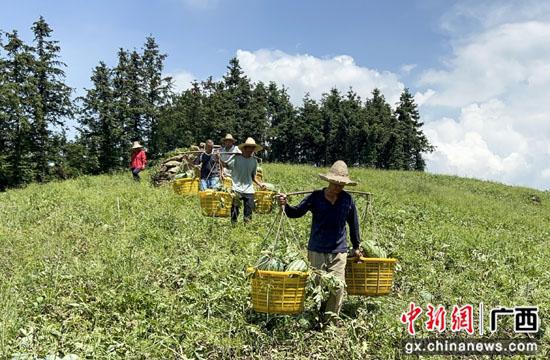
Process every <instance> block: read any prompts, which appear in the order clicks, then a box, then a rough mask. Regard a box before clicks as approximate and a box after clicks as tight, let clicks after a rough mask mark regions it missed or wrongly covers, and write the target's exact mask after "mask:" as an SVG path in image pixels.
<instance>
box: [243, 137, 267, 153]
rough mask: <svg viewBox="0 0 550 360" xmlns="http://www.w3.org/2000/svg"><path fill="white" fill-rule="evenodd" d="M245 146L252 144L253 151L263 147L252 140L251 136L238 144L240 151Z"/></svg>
mask: <svg viewBox="0 0 550 360" xmlns="http://www.w3.org/2000/svg"><path fill="white" fill-rule="evenodd" d="M245 146H254V151H260V150H262V149H263V147H261V146H260V145H258V144H256V141H254V139H252V138H251V137H249V138H248V139H246V141H245V142H244V143H242V144H240V145H239V150H241V151H242V150H243V148H244V147H245Z"/></svg>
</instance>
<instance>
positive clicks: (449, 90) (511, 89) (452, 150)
mask: <svg viewBox="0 0 550 360" xmlns="http://www.w3.org/2000/svg"><path fill="white" fill-rule="evenodd" d="M441 24H442V27H443V28H444V30H447V31H449V34H450V35H451V39H450V41H451V45H452V46H453V52H452V54H451V55H450V56H449V57H448V58H447V59H446V60H445V61H444V63H443V64H442V67H440V68H435V69H429V70H427V71H425V72H424V73H423V74H422V75H421V77H420V81H419V84H420V88H419V89H418V92H417V94H416V96H415V97H416V99H417V101H418V103H419V104H422V106H421V108H420V110H421V114H422V115H423V118H428V119H430V121H427V122H426V123H427V124H426V126H425V129H426V134H427V135H428V137H429V139H430V140H431V141H432V142H433V143H434V145H436V146H437V150H436V152H434V153H433V154H429V155H427V159H428V161H427V165H428V170H430V171H433V172H442V173H448V174H457V175H463V176H472V177H477V178H484V179H491V180H496V181H501V182H505V183H509V184H517V185H527V186H531V187H536V188H540V189H549V188H550V168H549V167H548V163H549V160H550V102H549V101H548V98H550V65H549V64H550V42H548V39H549V38H550V3H544V2H540V1H534V0H521V1H520V0H508V1H500V0H499V1H483V2H478V1H469V0H466V1H461V2H459V3H457V4H456V5H454V6H453V7H452V9H451V11H449V12H448V13H447V14H446V15H445V16H444V17H443V18H442V22H441ZM445 114H447V116H445ZM448 114H452V115H451V116H449V115H448ZM457 114H458V115H457ZM434 119H435V120H434Z"/></svg>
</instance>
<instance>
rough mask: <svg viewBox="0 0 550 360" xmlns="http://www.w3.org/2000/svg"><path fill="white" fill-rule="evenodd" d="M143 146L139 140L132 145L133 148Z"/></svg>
mask: <svg viewBox="0 0 550 360" xmlns="http://www.w3.org/2000/svg"><path fill="white" fill-rule="evenodd" d="M141 148H143V146H141V144H140V143H139V141H134V145H133V146H132V150H133V149H141Z"/></svg>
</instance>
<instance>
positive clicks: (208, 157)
mask: <svg viewBox="0 0 550 360" xmlns="http://www.w3.org/2000/svg"><path fill="white" fill-rule="evenodd" d="M194 163H195V165H199V164H202V165H201V179H210V178H213V177H218V176H220V164H219V162H218V160H217V159H216V157H215V156H214V154H213V153H210V154H207V153H205V152H204V153H202V154H200V155H199V156H198V157H197V158H196V159H195V162H194Z"/></svg>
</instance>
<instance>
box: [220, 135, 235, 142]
mask: <svg viewBox="0 0 550 360" xmlns="http://www.w3.org/2000/svg"><path fill="white" fill-rule="evenodd" d="M225 140H230V141H233V142H235V141H237V140H236V139H235V138H234V137H233V135H231V134H226V135H225V137H224V138H223V139H222V143H223V142H224V141H225Z"/></svg>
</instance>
